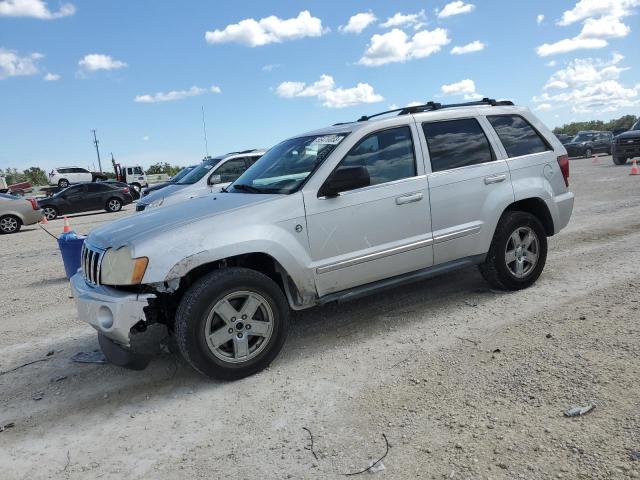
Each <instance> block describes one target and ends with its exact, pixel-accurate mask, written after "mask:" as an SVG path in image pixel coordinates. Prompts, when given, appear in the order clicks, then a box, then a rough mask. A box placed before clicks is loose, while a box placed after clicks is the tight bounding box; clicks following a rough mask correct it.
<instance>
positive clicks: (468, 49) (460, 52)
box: [451, 40, 486, 55]
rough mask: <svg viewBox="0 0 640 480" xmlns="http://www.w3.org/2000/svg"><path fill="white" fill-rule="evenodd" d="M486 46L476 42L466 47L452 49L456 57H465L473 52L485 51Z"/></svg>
mask: <svg viewBox="0 0 640 480" xmlns="http://www.w3.org/2000/svg"><path fill="white" fill-rule="evenodd" d="M485 46H486V45H485V44H484V43H482V42H481V41H479V40H476V41H474V42H471V43H467V44H466V45H463V46H461V47H460V46H458V47H453V48H452V49H451V53H452V54H454V55H464V54H465V53H473V52H479V51H480V50H484V47H485Z"/></svg>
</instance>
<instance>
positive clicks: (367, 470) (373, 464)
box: [343, 433, 389, 477]
mask: <svg viewBox="0 0 640 480" xmlns="http://www.w3.org/2000/svg"><path fill="white" fill-rule="evenodd" d="M382 438H384V443H385V444H386V446H387V448H386V450H385V452H384V455H382V456H381V457H380V458H379V459H378V460H376V461H375V462H371V464H370V465H369V466H368V467H367V468H365V469H363V470H359V471H357V472H351V473H343V475H344V476H346V477H351V476H353V475H360V474H361V473H365V472H372V473H375V472H379V471H382V470H384V469H385V467H384V465H382V460H383V459H384V458H385V457H386V456H387V453H389V440H387V436H386V435H385V434H384V433H383V434H382ZM378 465H382V468H379V467H377V466H378ZM374 468H377V470H376V471H375V472H374V471H373V469H374Z"/></svg>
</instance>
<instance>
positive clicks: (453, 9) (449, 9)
mask: <svg viewBox="0 0 640 480" xmlns="http://www.w3.org/2000/svg"><path fill="white" fill-rule="evenodd" d="M475 8H476V6H475V5H474V4H473V3H464V2H463V1H461V0H456V1H455V2H450V3H447V4H446V5H445V6H444V8H443V9H442V10H440V11H439V12H438V18H446V17H451V16H453V15H461V14H463V13H469V12H472V11H473V10H474V9H475Z"/></svg>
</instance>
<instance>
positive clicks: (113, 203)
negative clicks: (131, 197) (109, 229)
mask: <svg viewBox="0 0 640 480" xmlns="http://www.w3.org/2000/svg"><path fill="white" fill-rule="evenodd" d="M107 205H108V207H109V210H111V211H112V212H117V211H118V210H120V207H121V204H120V201H119V200H109V203H108V204H107Z"/></svg>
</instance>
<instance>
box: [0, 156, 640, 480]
mask: <svg viewBox="0 0 640 480" xmlns="http://www.w3.org/2000/svg"><path fill="white" fill-rule="evenodd" d="M629 170H630V167H629V166H627V167H614V166H613V165H612V163H611V160H610V158H608V157H605V158H601V160H600V163H599V164H597V165H594V164H592V162H591V160H572V161H571V182H572V189H573V190H574V191H575V193H576V206H575V210H574V215H573V218H572V220H571V223H570V225H569V227H568V228H567V229H566V230H564V231H563V232H561V233H560V234H559V235H558V236H557V237H554V238H552V239H551V240H550V246H549V258H548V261H547V267H546V269H545V271H544V273H543V276H542V277H541V279H540V280H539V281H538V283H537V284H536V285H535V286H534V287H532V288H530V289H528V290H526V291H522V292H517V293H509V294H506V293H500V292H495V291H491V290H489V288H488V287H487V285H486V284H485V283H484V282H483V280H482V278H481V277H480V275H479V274H478V273H477V271H476V270H475V269H469V270H464V271H461V272H457V273H454V274H450V275H446V276H444V277H440V278H437V279H434V280H431V281H426V282H423V283H420V284H416V285H413V286H411V287H408V288H407V287H404V288H401V289H397V290H394V291H390V292H388V293H387V294H385V295H378V296H376V297H373V298H368V299H364V300H361V301H356V302H353V303H349V304H344V305H341V306H330V307H327V308H324V309H315V310H312V311H307V312H303V313H299V314H297V315H295V317H294V328H293V331H292V333H291V336H290V337H289V340H288V342H287V344H286V345H285V348H284V350H283V352H282V354H281V355H280V357H279V358H278V359H277V360H276V362H275V363H274V364H273V365H272V366H271V368H270V369H268V370H266V371H264V372H262V373H260V374H258V375H256V376H254V377H251V378H247V379H244V380H242V381H238V382H234V383H216V382H211V381H207V380H204V379H203V378H201V377H200V376H198V375H197V374H195V373H194V372H193V371H192V370H191V369H190V368H189V367H188V366H187V365H185V364H184V363H183V362H182V360H180V359H179V358H176V357H175V356H172V355H169V354H167V355H165V356H163V357H161V358H158V359H156V360H155V361H154V362H152V364H151V365H150V366H149V368H148V369H147V370H145V371H142V372H132V371H127V370H123V369H120V368H117V367H113V366H110V365H87V364H78V363H73V362H71V361H70V357H71V356H72V355H73V354H75V353H77V352H79V351H90V350H93V349H95V348H97V342H96V339H95V334H94V332H93V331H92V329H91V328H89V327H88V326H86V325H85V324H83V323H82V322H80V321H79V320H78V319H77V316H76V311H75V306H74V303H73V300H72V299H71V298H70V295H71V291H70V289H69V286H68V283H67V281H66V280H65V278H64V271H63V268H62V263H61V259H60V255H59V254H58V253H57V249H56V245H55V243H54V242H53V239H51V238H50V237H48V236H47V235H46V234H45V233H44V232H43V231H41V230H40V229H39V228H33V227H28V228H25V229H24V231H23V232H21V233H19V234H17V235H11V236H3V237H0V265H1V268H2V276H1V277H0V305H1V306H2V316H1V317H0V322H1V331H2V335H1V336H0V372H6V371H7V370H11V369H13V368H15V367H17V366H19V365H21V364H24V363H26V362H30V361H34V360H39V359H47V360H46V361H42V362H38V363H34V364H32V365H29V366H25V367H23V368H19V369H17V370H15V371H13V372H9V373H3V374H0V428H1V426H2V425H4V424H7V423H9V422H13V423H15V426H14V427H13V428H9V429H7V430H5V431H4V432H1V433H0V478H2V479H22V478H28V479H41V478H71V479H86V478H107V479H120V478H128V479H139V478H145V479H147V478H148V479H157V478H162V479H183V478H207V479H215V478H233V479H244V478H248V479H253V478H268V479H271V478H274V479H280V478H296V479H297V478H309V479H314V478H342V475H341V474H343V473H349V472H353V471H358V470H360V469H363V468H365V467H367V466H368V465H369V464H370V462H371V461H373V460H375V459H377V458H378V457H380V456H381V455H382V454H383V453H384V452H385V440H384V438H383V434H384V435H386V438H387V439H388V442H389V445H390V449H389V452H388V455H387V457H386V458H385V459H384V460H383V464H384V466H385V467H386V469H385V470H384V471H380V472H378V473H376V474H375V475H376V476H379V477H386V478H390V479H408V478H416V477H420V478H461V479H462V478H470V479H476V478H527V479H528V478H531V479H537V478H571V479H573V478H607V479H608V478H626V477H630V478H638V477H640V460H638V461H633V460H632V459H631V456H630V451H635V450H640V430H639V429H640V402H639V400H638V399H639V398H640V386H638V371H639V367H640V359H639V358H640V357H639V354H640V339H639V337H638V321H639V319H640V311H639V307H640V303H639V302H638V294H637V292H638V288H639V287H640V268H639V265H640V250H639V249H638V244H639V243H640V177H631V176H629V175H628V174H629ZM132 212H133V208H132V207H128V209H127V211H125V212H123V213H121V214H118V215H130V214H132ZM114 217H115V215H109V214H97V215H91V216H75V217H72V219H71V221H72V226H73V227H74V228H75V229H76V230H77V231H79V232H81V233H86V232H88V231H89V230H91V228H94V227H96V226H97V225H99V224H101V223H103V222H107V221H110V220H112V219H113V218H114ZM50 228H51V230H52V231H54V232H56V233H60V231H61V230H62V223H61V221H56V222H52V223H51V224H50ZM50 351H53V352H54V353H53V354H52V355H51V356H49V357H47V356H46V355H47V352H50ZM63 376H64V377H65V378H62V379H61V377H63ZM56 379H57V380H58V381H55V380H56ZM39 397H42V398H41V399H40V400H35V398H39ZM589 404H595V405H596V409H595V410H594V411H593V412H592V413H590V414H588V415H586V416H584V417H580V418H571V419H569V418H564V417H563V414H562V412H563V410H565V409H566V408H568V407H570V406H577V405H589ZM303 427H306V428H308V429H309V430H310V431H311V432H312V434H313V440H314V452H315V454H316V455H317V459H316V458H315V457H314V455H313V453H312V451H311V450H309V449H308V448H307V447H308V446H309V444H310V439H309V433H308V432H307V431H306V430H304V429H303ZM639 455H640V454H639ZM366 475H369V474H366Z"/></svg>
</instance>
